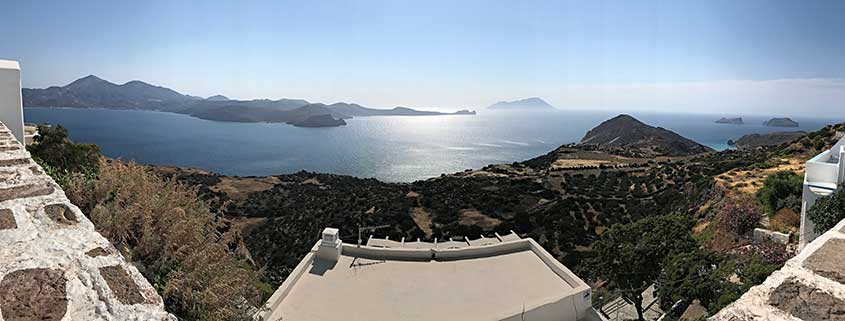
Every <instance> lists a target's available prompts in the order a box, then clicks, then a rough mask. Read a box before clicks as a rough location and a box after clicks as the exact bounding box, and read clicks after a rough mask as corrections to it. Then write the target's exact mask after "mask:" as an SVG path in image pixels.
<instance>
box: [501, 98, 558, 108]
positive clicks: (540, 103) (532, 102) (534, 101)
mask: <svg viewBox="0 0 845 321" xmlns="http://www.w3.org/2000/svg"><path fill="white" fill-rule="evenodd" d="M487 109H499V110H555V107H554V106H552V105H549V103H547V102H546V101H545V100H543V99H540V98H539V97H531V98H526V99H520V100H514V101H500V102H497V103H495V104H492V105H490V107H487Z"/></svg>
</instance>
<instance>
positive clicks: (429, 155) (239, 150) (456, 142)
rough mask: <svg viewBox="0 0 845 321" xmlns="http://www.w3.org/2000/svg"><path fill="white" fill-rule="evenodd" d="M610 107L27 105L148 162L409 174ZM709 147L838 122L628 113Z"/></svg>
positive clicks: (588, 124)
mask: <svg viewBox="0 0 845 321" xmlns="http://www.w3.org/2000/svg"><path fill="white" fill-rule="evenodd" d="M616 114H618V113H612V112H564V111H561V112H541V113H536V112H535V113H509V112H505V113H503V112H482V113H479V114H478V115H476V116H430V117H359V118H355V119H350V120H347V122H348V125H347V126H343V127H333V128H298V127H293V126H290V125H286V124H267V123H230V122H217V121H208V120H202V119H197V118H193V117H190V116H186V115H179V114H172V113H162V112H149V111H127V110H104V109H73V108H56V109H47V108H27V109H26V110H25V118H26V122H29V123H50V124H61V125H63V126H65V127H67V128H68V130H69V131H70V136H71V138H72V139H73V140H75V141H77V142H85V143H94V144H97V145H99V146H100V147H101V148H102V151H103V153H104V154H105V155H107V156H110V157H115V158H122V159H125V160H135V161H138V162H141V163H147V164H155V165H174V166H187V167H196V168H203V169H208V170H211V171H214V172H217V173H221V174H227V175H245V176H246V175H274V174H283V173H290V172H295V171H299V170H307V171H316V172H328V173H337V174H346V175H353V176H357V177H375V178H378V179H381V180H385V181H391V182H400V181H405V182H407V181H414V180H418V179H424V178H429V177H434V176H438V175H440V174H441V173H452V172H457V171H462V170H464V169H468V168H480V167H483V166H485V165H487V164H495V163H510V162H514V161H522V160H526V159H529V158H533V157H536V156H539V155H542V154H545V153H548V152H549V151H551V150H553V149H554V148H556V147H558V146H560V145H561V144H565V143H572V142H577V141H579V140H580V139H581V138H582V137H583V136H584V133H586V132H587V130H589V129H590V128H592V127H594V126H596V125H598V124H599V123H601V122H602V121H604V120H606V119H608V118H610V117H613V116H615V115H616ZM632 115H633V116H634V117H637V118H638V119H640V120H642V121H644V122H646V123H649V124H651V125H654V126H661V127H664V128H667V129H670V130H673V131H675V132H677V133H679V134H681V135H683V136H685V137H688V138H690V139H693V140H695V141H698V142H699V143H702V144H705V145H708V146H710V147H713V148H716V149H724V148H727V145H726V142H727V140H728V139H736V138H738V137H740V136H742V135H744V134H748V133H764V132H772V131H784V130H805V131H807V130H815V129H818V128H821V127H823V126H824V125H827V124H831V123H835V122H841V121H842V120H835V119H827V120H825V119H810V118H802V117H792V119H794V120H796V121H798V122H800V123H801V127H800V128H798V129H794V128H791V129H784V128H773V127H765V126H762V125H760V124H761V122H763V121H764V120H765V118H764V117H743V118H744V119H745V122H746V125H723V124H715V123H714V122H713V121H714V120H715V119H718V118H719V116H717V115H700V114H648V113H632Z"/></svg>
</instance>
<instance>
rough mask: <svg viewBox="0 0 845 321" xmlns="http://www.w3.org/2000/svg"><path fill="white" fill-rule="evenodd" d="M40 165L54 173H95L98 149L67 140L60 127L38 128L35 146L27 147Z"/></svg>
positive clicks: (98, 155)
mask: <svg viewBox="0 0 845 321" xmlns="http://www.w3.org/2000/svg"><path fill="white" fill-rule="evenodd" d="M27 150H29V152H30V153H31V154H32V157H33V158H34V159H36V161H38V162H39V163H40V164H42V165H47V166H49V167H50V168H51V169H52V170H53V171H54V173H71V172H91V171H94V172H96V169H97V164H98V163H97V162H98V161H99V158H100V148H99V147H97V145H94V144H77V143H74V142H72V141H71V140H70V139H69V138H68V134H67V129H65V128H64V127H62V126H44V125H39V126H38V136H35V144H32V145H30V146H28V147H27Z"/></svg>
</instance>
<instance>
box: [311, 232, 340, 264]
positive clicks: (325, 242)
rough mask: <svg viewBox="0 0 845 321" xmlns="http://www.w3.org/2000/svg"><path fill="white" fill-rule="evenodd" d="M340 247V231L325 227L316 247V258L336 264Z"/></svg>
mask: <svg viewBox="0 0 845 321" xmlns="http://www.w3.org/2000/svg"><path fill="white" fill-rule="evenodd" d="M342 247H343V242H341V241H340V230H338V229H336V228H331V227H327V228H325V229H323V238H322V239H320V245H319V246H318V247H317V257H318V258H321V259H324V260H327V261H332V262H337V259H338V258H339V257H340V249H341V248H342Z"/></svg>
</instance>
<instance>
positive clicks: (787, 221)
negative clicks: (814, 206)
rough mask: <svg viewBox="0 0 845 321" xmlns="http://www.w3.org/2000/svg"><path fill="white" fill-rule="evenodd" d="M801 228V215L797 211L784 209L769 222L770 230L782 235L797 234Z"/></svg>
mask: <svg viewBox="0 0 845 321" xmlns="http://www.w3.org/2000/svg"><path fill="white" fill-rule="evenodd" d="M800 227H801V214H798V213H795V211H793V210H791V209H788V208H782V209H780V210H779V211H778V212H777V213H775V215H774V216H772V219H771V221H769V228H770V229H771V230H774V231H778V232H781V233H790V232H792V233H797V232H798V229H799V228H800Z"/></svg>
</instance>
